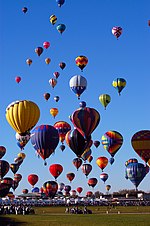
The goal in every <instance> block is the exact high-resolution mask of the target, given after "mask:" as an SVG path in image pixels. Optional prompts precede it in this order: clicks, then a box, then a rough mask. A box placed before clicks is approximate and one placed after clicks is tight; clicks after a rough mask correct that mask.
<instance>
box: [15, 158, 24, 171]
mask: <svg viewBox="0 0 150 226" xmlns="http://www.w3.org/2000/svg"><path fill="white" fill-rule="evenodd" d="M14 162H15V164H17V165H18V166H20V165H21V164H22V163H23V158H22V157H17V158H15V159H14ZM18 166H12V168H18ZM18 169H19V168H18Z"/></svg>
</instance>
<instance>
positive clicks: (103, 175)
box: [100, 173, 108, 184]
mask: <svg viewBox="0 0 150 226" xmlns="http://www.w3.org/2000/svg"><path fill="white" fill-rule="evenodd" d="M100 179H101V180H102V181H103V182H104V184H105V181H106V180H107V179H108V174H107V173H101V174H100Z"/></svg>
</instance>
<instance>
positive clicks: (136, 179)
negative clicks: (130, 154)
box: [125, 160, 149, 190]
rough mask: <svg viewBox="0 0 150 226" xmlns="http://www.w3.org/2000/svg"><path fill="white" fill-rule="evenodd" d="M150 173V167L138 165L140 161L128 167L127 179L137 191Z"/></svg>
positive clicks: (129, 164) (130, 163) (131, 163)
mask: <svg viewBox="0 0 150 226" xmlns="http://www.w3.org/2000/svg"><path fill="white" fill-rule="evenodd" d="M148 172H149V167H148V166H147V165H146V166H144V164H142V163H138V161H136V162H135V161H134V162H131V160H130V162H129V163H128V164H127V165H126V171H125V178H126V179H129V180H130V181H131V182H132V183H133V184H134V185H135V188H136V190H137V187H138V185H139V184H140V183H141V181H142V180H143V179H144V177H145V176H146V174H147V173H148Z"/></svg>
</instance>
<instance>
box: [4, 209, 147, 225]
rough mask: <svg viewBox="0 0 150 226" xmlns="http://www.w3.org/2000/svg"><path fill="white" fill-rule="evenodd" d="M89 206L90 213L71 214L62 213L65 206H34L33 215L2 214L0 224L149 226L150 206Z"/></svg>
mask: <svg viewBox="0 0 150 226" xmlns="http://www.w3.org/2000/svg"><path fill="white" fill-rule="evenodd" d="M89 208H90V209H91V210H92V211H93V214H91V215H83V214H81V215H80V214H78V215H77V214H74V215H71V214H65V213H64V212H65V207H38V208H37V207H36V208H34V209H35V215H24V216H23V215H7V216H4V217H3V218H2V219H0V226H3V225H5V226H6V225H8V224H7V223H6V222H7V220H9V225H11V226H12V225H13V226H14V225H23V226H27V225H31V226H43V225H44V226H85V225H89V226H97V225H98V226H150V207H142V206H141V207H138V208H137V207H117V208H112V209H111V210H108V209H107V207H89ZM106 211H109V212H108V214H107V213H106ZM8 218H9V219H8ZM10 220H11V222H10Z"/></svg>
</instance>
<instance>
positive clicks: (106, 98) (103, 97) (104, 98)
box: [99, 94, 111, 110]
mask: <svg viewBox="0 0 150 226" xmlns="http://www.w3.org/2000/svg"><path fill="white" fill-rule="evenodd" d="M99 101H100V102H101V104H102V105H103V107H104V108H105V110H106V107H107V105H108V104H109V103H110V101H111V97H110V96H109V95H108V94H101V95H100V96H99Z"/></svg>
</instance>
